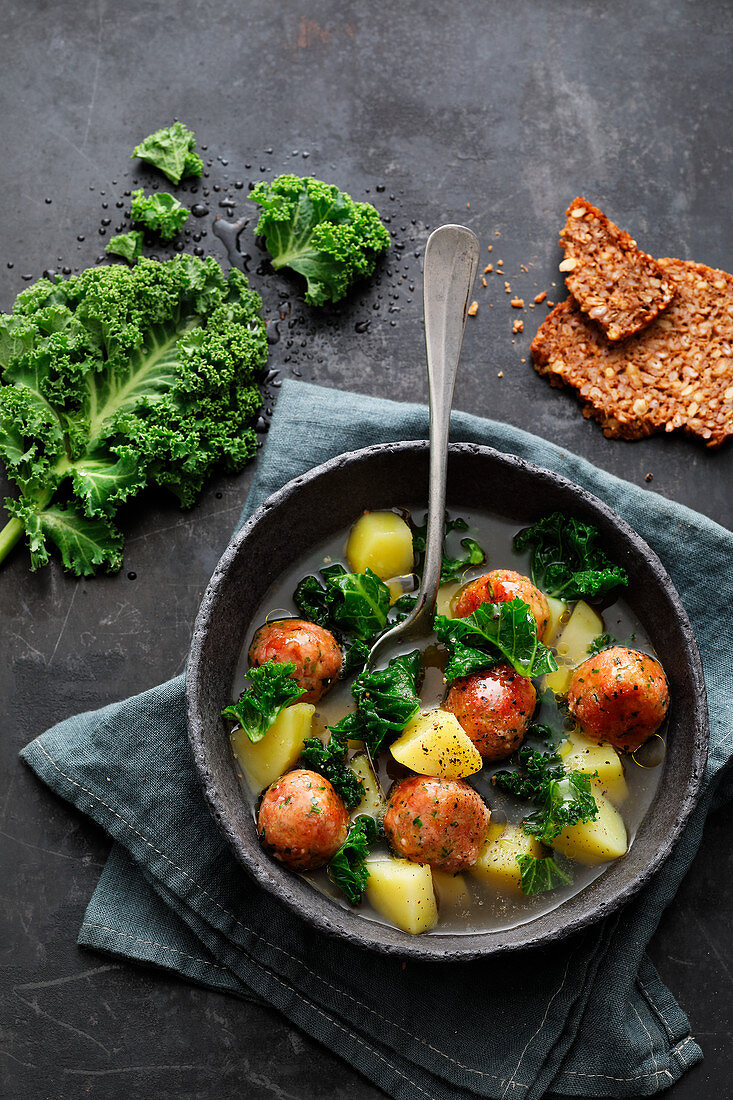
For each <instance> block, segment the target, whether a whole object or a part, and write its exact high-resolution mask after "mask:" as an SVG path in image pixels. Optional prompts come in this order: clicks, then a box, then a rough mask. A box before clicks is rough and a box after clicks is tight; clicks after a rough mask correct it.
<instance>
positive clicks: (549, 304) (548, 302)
mask: <svg viewBox="0 0 733 1100" xmlns="http://www.w3.org/2000/svg"><path fill="white" fill-rule="evenodd" d="M547 308H548V309H554V308H555V303H554V302H551V301H550V299H549V298H548V299H547Z"/></svg>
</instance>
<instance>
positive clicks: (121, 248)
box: [104, 229, 144, 264]
mask: <svg viewBox="0 0 733 1100" xmlns="http://www.w3.org/2000/svg"><path fill="white" fill-rule="evenodd" d="M143 235H144V234H143V231H142V229H133V230H132V232H130V233H118V234H117V236H116V237H112V238H111V239H110V241H109V243H108V244H107V247H106V248H105V250H104V251H105V252H109V253H111V254H112V255H113V256H122V258H123V260H127V262H128V263H131V264H134V263H135V260H139V259H140V257H141V256H142V254H143Z"/></svg>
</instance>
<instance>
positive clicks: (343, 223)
mask: <svg viewBox="0 0 733 1100" xmlns="http://www.w3.org/2000/svg"><path fill="white" fill-rule="evenodd" d="M249 197H250V198H251V199H252V201H253V202H255V203H257V205H258V206H259V207H261V213H260V218H259V221H258V222H257V226H256V228H255V232H256V233H259V234H262V235H264V238H265V242H266V244H267V250H268V252H269V253H270V256H271V258H272V266H273V267H275V268H281V267H289V268H292V270H293V271H297V272H298V273H299V274H301V275H303V276H304V277H305V279H306V281H307V284H308V285H307V290H306V295H305V300H306V302H307V303H308V304H309V305H312V306H320V305H323V304H324V303H326V302H338V301H339V300H340V299H341V298H343V297H344V295H345V294H346V293H347V291H348V290H349V288H350V287H351V285H352V283H354V282H355V280H357V279H360V278H364V277H366V276H369V275H371V274H372V272H373V271H374V267H375V264H376V261H377V257H378V256H379V255H380V253H382V252H384V251H385V249H386V248H388V247H389V233H388V232H387V230H386V229H385V227H384V226H383V225H382V222H381V221H380V218H379V214H378V213H377V211H376V210H375V209H374V207H373V206H372V205H371V204H370V203H368V202H354V200H353V199H352V198H351V196H350V195H347V194H346V193H345V192H344V191H339V189H338V188H337V187H333V186H332V185H330V184H327V183H322V182H321V180H314V179H310V178H301V177H299V176H289V175H286V176H278V178H277V179H275V180H273V181H272V183H266V182H264V181H263V182H262V183H258V184H257V185H256V187H255V188H254V189H253V190H252V191H251V192H250V196H249Z"/></svg>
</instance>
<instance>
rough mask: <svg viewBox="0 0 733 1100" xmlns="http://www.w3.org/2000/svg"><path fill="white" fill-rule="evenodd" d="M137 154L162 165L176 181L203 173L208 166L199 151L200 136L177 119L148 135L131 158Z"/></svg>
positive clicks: (156, 164) (162, 170)
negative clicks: (197, 142)
mask: <svg viewBox="0 0 733 1100" xmlns="http://www.w3.org/2000/svg"><path fill="white" fill-rule="evenodd" d="M133 157H140V159H141V160H146V161H147V162H148V164H152V165H153V167H154V168H159V169H160V171H161V172H163V173H164V174H165V175H166V176H167V177H168V179H169V180H170V181H171V183H176V184H178V183H180V182H181V180H182V179H183V178H184V176H200V175H201V173H202V172H203V170H204V162H203V161H202V160H201V157H200V156H199V155H198V153H197V152H196V136H195V134H194V133H193V132H192V131H191V130H189V129H188V127H187V126H184V125H183V123H182V122H174V123H173V125H172V126H165V127H163V129H162V130H156V131H155V133H154V134H151V135H150V136H149V137H146V138H145V140H144V141H141V142H140V144H139V145H136V146H135V148H134V149H133V152H132V157H130V160H132V159H133Z"/></svg>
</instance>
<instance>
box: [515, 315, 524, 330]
mask: <svg viewBox="0 0 733 1100" xmlns="http://www.w3.org/2000/svg"><path fill="white" fill-rule="evenodd" d="M512 332H524V321H520V319H519V318H517V320H516V321H515V322H514V324H513V325H512Z"/></svg>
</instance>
